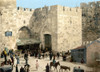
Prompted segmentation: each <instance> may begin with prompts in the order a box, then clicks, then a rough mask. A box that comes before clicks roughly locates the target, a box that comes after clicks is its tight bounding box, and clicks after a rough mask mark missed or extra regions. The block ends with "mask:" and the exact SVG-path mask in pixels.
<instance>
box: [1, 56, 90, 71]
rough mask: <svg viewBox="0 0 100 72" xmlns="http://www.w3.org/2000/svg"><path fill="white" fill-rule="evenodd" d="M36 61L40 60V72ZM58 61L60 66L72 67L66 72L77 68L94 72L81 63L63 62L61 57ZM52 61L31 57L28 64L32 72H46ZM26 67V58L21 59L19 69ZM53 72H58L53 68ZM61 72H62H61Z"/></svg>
mask: <svg viewBox="0 0 100 72" xmlns="http://www.w3.org/2000/svg"><path fill="white" fill-rule="evenodd" d="M2 60H3V59H0V62H1V61H2ZM36 60H38V63H39V68H38V70H36V65H35V64H36ZM56 61H59V62H60V65H64V66H68V67H70V69H71V70H70V71H68V70H67V71H66V72H73V69H74V67H76V68H79V67H80V68H81V69H84V70H85V72H87V71H88V72H90V71H92V68H89V67H87V66H86V65H85V64H80V63H71V62H68V61H62V58H61V57H60V59H57V58H56ZM50 62H51V61H50V60H49V57H47V58H44V59H38V58H34V57H29V60H28V63H29V65H30V72H45V66H46V65H47V63H49V64H50ZM24 65H25V60H24V58H23V57H20V64H19V66H18V69H19V70H20V67H21V66H22V67H23V66H24ZM59 68H60V66H58V68H57V69H58V71H59ZM13 72H15V67H14V69H13ZM51 72H57V70H54V68H53V67H52V68H51ZM60 72H62V71H60Z"/></svg>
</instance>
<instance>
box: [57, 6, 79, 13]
mask: <svg viewBox="0 0 100 72" xmlns="http://www.w3.org/2000/svg"><path fill="white" fill-rule="evenodd" d="M58 10H60V11H63V12H80V11H81V9H80V7H74V8H70V7H65V6H60V5H58Z"/></svg>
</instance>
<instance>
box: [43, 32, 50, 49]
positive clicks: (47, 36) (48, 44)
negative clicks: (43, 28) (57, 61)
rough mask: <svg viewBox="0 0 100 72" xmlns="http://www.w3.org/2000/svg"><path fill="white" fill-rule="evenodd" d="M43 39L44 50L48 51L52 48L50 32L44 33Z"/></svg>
mask: <svg viewBox="0 0 100 72" xmlns="http://www.w3.org/2000/svg"><path fill="white" fill-rule="evenodd" d="M44 39H45V42H44V44H45V50H46V51H50V50H52V44H51V35H50V34H44Z"/></svg>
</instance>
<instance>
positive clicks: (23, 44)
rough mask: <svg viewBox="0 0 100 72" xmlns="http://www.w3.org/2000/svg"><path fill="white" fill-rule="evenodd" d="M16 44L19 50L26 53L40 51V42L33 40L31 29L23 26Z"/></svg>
mask: <svg viewBox="0 0 100 72" xmlns="http://www.w3.org/2000/svg"><path fill="white" fill-rule="evenodd" d="M16 44H17V49H19V50H22V51H23V52H25V50H27V51H31V52H33V51H34V50H36V51H38V50H39V45H40V41H39V40H36V39H34V38H32V35H31V31H30V29H29V28H28V27H26V26H23V27H21V28H20V29H19V32H18V39H17V42H16Z"/></svg>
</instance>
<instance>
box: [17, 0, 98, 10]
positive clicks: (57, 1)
mask: <svg viewBox="0 0 100 72" xmlns="http://www.w3.org/2000/svg"><path fill="white" fill-rule="evenodd" d="M92 1H100V0H17V6H19V7H23V8H33V9H35V8H40V7H44V6H45V5H46V6H51V5H62V6H68V7H76V6H80V3H81V2H86V3H88V2H92Z"/></svg>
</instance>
